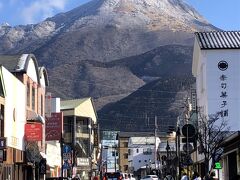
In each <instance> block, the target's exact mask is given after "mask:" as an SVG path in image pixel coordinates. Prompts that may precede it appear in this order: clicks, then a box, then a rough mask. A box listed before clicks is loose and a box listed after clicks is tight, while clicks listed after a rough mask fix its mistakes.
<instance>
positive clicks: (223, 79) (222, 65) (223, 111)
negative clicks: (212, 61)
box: [218, 61, 228, 118]
mask: <svg viewBox="0 0 240 180" xmlns="http://www.w3.org/2000/svg"><path fill="white" fill-rule="evenodd" d="M218 68H219V70H220V71H221V72H222V73H221V75H220V77H219V80H220V82H219V86H220V88H221V90H220V93H219V97H220V98H221V104H220V106H219V107H220V111H219V113H218V114H219V115H220V116H221V117H222V118H223V117H227V116H228V106H227V105H228V101H227V97H228V77H227V75H226V74H225V70H227V68H228V63H227V62H226V61H220V62H219V63H218Z"/></svg>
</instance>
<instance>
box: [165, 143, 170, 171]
mask: <svg viewBox="0 0 240 180" xmlns="http://www.w3.org/2000/svg"><path fill="white" fill-rule="evenodd" d="M169 150H170V146H169V143H168V140H167V146H166V151H167V173H169Z"/></svg>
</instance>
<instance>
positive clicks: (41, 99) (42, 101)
mask: <svg viewBox="0 0 240 180" xmlns="http://www.w3.org/2000/svg"><path fill="white" fill-rule="evenodd" d="M43 108H44V107H43V95H41V115H42V116H43V115H44V114H43Z"/></svg>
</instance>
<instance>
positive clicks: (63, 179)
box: [46, 177, 70, 180]
mask: <svg viewBox="0 0 240 180" xmlns="http://www.w3.org/2000/svg"><path fill="white" fill-rule="evenodd" d="M69 179H70V178H67V177H47V178H46V180H69Z"/></svg>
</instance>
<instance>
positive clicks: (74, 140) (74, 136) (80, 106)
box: [61, 98, 98, 179]
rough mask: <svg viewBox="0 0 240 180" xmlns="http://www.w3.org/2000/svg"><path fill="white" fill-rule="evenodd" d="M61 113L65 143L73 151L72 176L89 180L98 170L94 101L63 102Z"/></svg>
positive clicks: (85, 99) (88, 99)
mask: <svg viewBox="0 0 240 180" xmlns="http://www.w3.org/2000/svg"><path fill="white" fill-rule="evenodd" d="M61 111H62V112H63V137H64V143H65V144H67V145H69V146H70V147H71V148H72V150H73V162H72V163H73V169H72V175H78V176H81V179H89V176H93V175H94V172H95V170H97V166H96V164H97V148H98V125H97V114H96V111H95V108H94V104H93V102H92V99H91V98H83V99H74V100H66V101H61ZM92 170H93V171H92ZM67 171H68V174H69V173H71V170H67Z"/></svg>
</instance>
